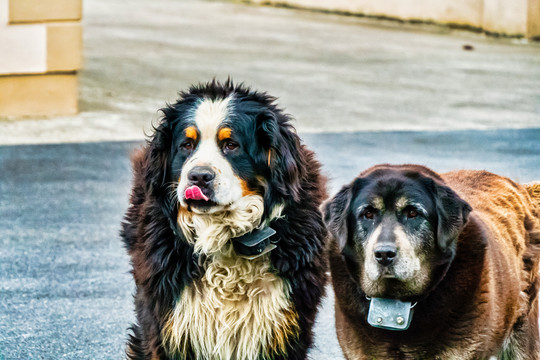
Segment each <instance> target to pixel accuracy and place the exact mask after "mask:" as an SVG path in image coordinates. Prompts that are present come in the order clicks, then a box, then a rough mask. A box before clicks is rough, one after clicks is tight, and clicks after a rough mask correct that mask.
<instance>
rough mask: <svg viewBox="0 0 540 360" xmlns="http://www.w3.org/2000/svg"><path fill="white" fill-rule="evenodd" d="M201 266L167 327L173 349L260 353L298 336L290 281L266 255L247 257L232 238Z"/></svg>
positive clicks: (219, 354) (216, 355) (232, 355)
mask: <svg viewBox="0 0 540 360" xmlns="http://www.w3.org/2000/svg"><path fill="white" fill-rule="evenodd" d="M203 268H204V270H205V272H204V275H203V277H202V278H201V279H199V280H197V281H196V282H194V283H193V284H191V285H189V286H188V287H187V288H186V289H185V290H184V291H183V292H182V295H181V297H180V298H179V299H178V300H177V302H176V306H175V307H174V309H173V310H172V312H171V314H170V317H169V320H168V322H167V324H166V326H165V328H164V330H163V337H164V340H165V343H166V344H167V347H168V350H169V351H170V352H171V353H173V354H174V353H180V354H184V353H186V352H188V351H189V349H191V350H192V351H193V352H194V354H195V356H196V359H197V360H202V359H208V360H222V359H236V360H251V359H259V358H264V357H271V355H272V354H279V353H283V352H284V351H285V346H286V343H287V340H288V339H290V338H291V337H295V336H298V319H297V314H296V312H295V310H294V306H293V305H292V303H291V301H290V300H289V293H290V289H289V286H288V284H287V283H286V282H285V281H284V280H283V279H281V278H279V277H278V276H277V275H275V274H274V273H273V272H272V270H271V269H270V260H269V258H268V255H264V256H262V257H260V258H257V259H254V260H246V259H243V258H239V257H237V256H235V254H234V250H233V249H232V245H230V244H229V245H226V246H225V248H224V251H223V252H222V253H220V254H216V255H214V256H213V257H212V258H210V259H209V260H207V261H206V263H205V264H204V265H203Z"/></svg>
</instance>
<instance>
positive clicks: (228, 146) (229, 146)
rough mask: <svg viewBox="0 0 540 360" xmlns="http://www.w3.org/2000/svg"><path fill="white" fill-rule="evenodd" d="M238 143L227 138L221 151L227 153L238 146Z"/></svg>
mask: <svg viewBox="0 0 540 360" xmlns="http://www.w3.org/2000/svg"><path fill="white" fill-rule="evenodd" d="M238 146H239V145H238V143H235V142H234V141H231V140H227V141H225V142H224V143H223V152H224V153H229V152H231V151H234V150H236V149H237V148H238Z"/></svg>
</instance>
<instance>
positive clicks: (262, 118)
mask: <svg viewBox="0 0 540 360" xmlns="http://www.w3.org/2000/svg"><path fill="white" fill-rule="evenodd" d="M288 121H289V118H288V117H287V116H286V115H283V114H279V115H278V114H276V112H274V111H272V110H270V109H267V110H265V111H263V112H262V113H260V114H259V115H257V128H256V136H257V138H258V141H259V143H260V144H262V146H263V148H264V150H265V151H266V158H265V162H266V165H267V166H268V168H269V169H270V179H271V182H272V185H273V187H274V190H276V191H277V192H278V193H280V194H281V195H282V196H283V197H292V199H293V200H294V201H296V202H298V201H300V189H301V183H300V180H301V179H302V176H303V171H302V169H303V168H305V167H306V164H305V159H304V156H303V154H302V153H301V151H300V147H301V145H300V139H299V138H298V135H296V133H294V131H293V127H292V125H290V124H289V122H288Z"/></svg>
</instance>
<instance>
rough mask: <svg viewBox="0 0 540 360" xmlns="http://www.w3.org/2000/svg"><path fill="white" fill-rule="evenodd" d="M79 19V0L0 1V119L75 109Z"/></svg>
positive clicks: (80, 38) (79, 46)
mask: <svg viewBox="0 0 540 360" xmlns="http://www.w3.org/2000/svg"><path fill="white" fill-rule="evenodd" d="M81 17H82V0H0V54H1V56H0V117H5V116H41V115H62V114H66V115H67V114H74V113H76V112H77V98H78V96H77V95H78V90H77V71H78V70H79V69H80V68H81V66H82V27H81V23H80V20H81ZM38 89H41V91H39V90H38Z"/></svg>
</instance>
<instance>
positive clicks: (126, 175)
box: [0, 129, 540, 360]
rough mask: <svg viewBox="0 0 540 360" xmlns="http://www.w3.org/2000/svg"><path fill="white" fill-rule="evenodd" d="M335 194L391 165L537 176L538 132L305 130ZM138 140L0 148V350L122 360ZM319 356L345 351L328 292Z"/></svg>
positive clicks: (329, 358) (0, 354)
mask: <svg viewBox="0 0 540 360" xmlns="http://www.w3.org/2000/svg"><path fill="white" fill-rule="evenodd" d="M303 137H304V139H305V141H306V142H307V144H308V145H309V146H310V147H311V148H312V149H314V150H315V151H316V152H317V154H318V157H319V159H320V160H321V161H322V162H323V164H324V172H325V173H326V174H327V175H328V176H329V177H330V179H331V182H330V189H331V192H334V191H335V190H337V188H338V187H339V186H341V185H342V184H344V183H345V182H348V181H350V180H351V179H352V178H353V177H354V176H355V175H356V174H357V173H358V172H359V171H360V170H362V169H365V168H366V167H368V166H370V165H373V164H376V163H383V162H391V163H421V164H427V165H429V166H431V167H432V168H434V169H436V170H438V171H446V170H450V169H455V168H475V169H487V170H490V171H495V172H498V173H500V174H504V175H507V176H511V177H512V178H514V179H515V180H517V181H520V182H528V181H532V180H540V129H521V130H493V131H453V132H362V133H349V134H303ZM139 144H140V143H139V142H101V143H86V144H61V145H34V146H28V145H25V146H3V147H0V174H1V176H0V359H2V360H4V359H5V360H8V359H94V360H99V359H120V358H121V357H122V355H123V344H124V340H125V338H126V328H127V327H128V325H129V323H130V322H131V321H132V320H133V318H134V316H133V311H132V309H133V305H132V298H131V294H132V292H133V286H132V280H131V277H130V275H129V274H128V271H129V263H128V258H127V256H126V255H125V251H124V249H123V248H122V246H121V242H120V239H119V236H118V230H119V224H120V220H121V218H122V214H123V212H124V210H125V208H126V205H127V198H128V193H129V186H130V178H131V172H130V168H129V153H130V151H131V150H132V149H134V148H135V147H137V146H138V145H139ZM331 295H332V294H331V292H330V299H327V301H325V303H324V306H323V308H322V309H321V311H320V314H319V317H318V324H317V328H316V330H315V333H316V347H315V349H313V351H312V352H311V358H312V359H314V360H333V359H338V360H339V359H342V356H341V350H340V349H339V346H338V344H337V340H336V337H335V334H334V325H333V321H334V320H333V307H332V299H331Z"/></svg>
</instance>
